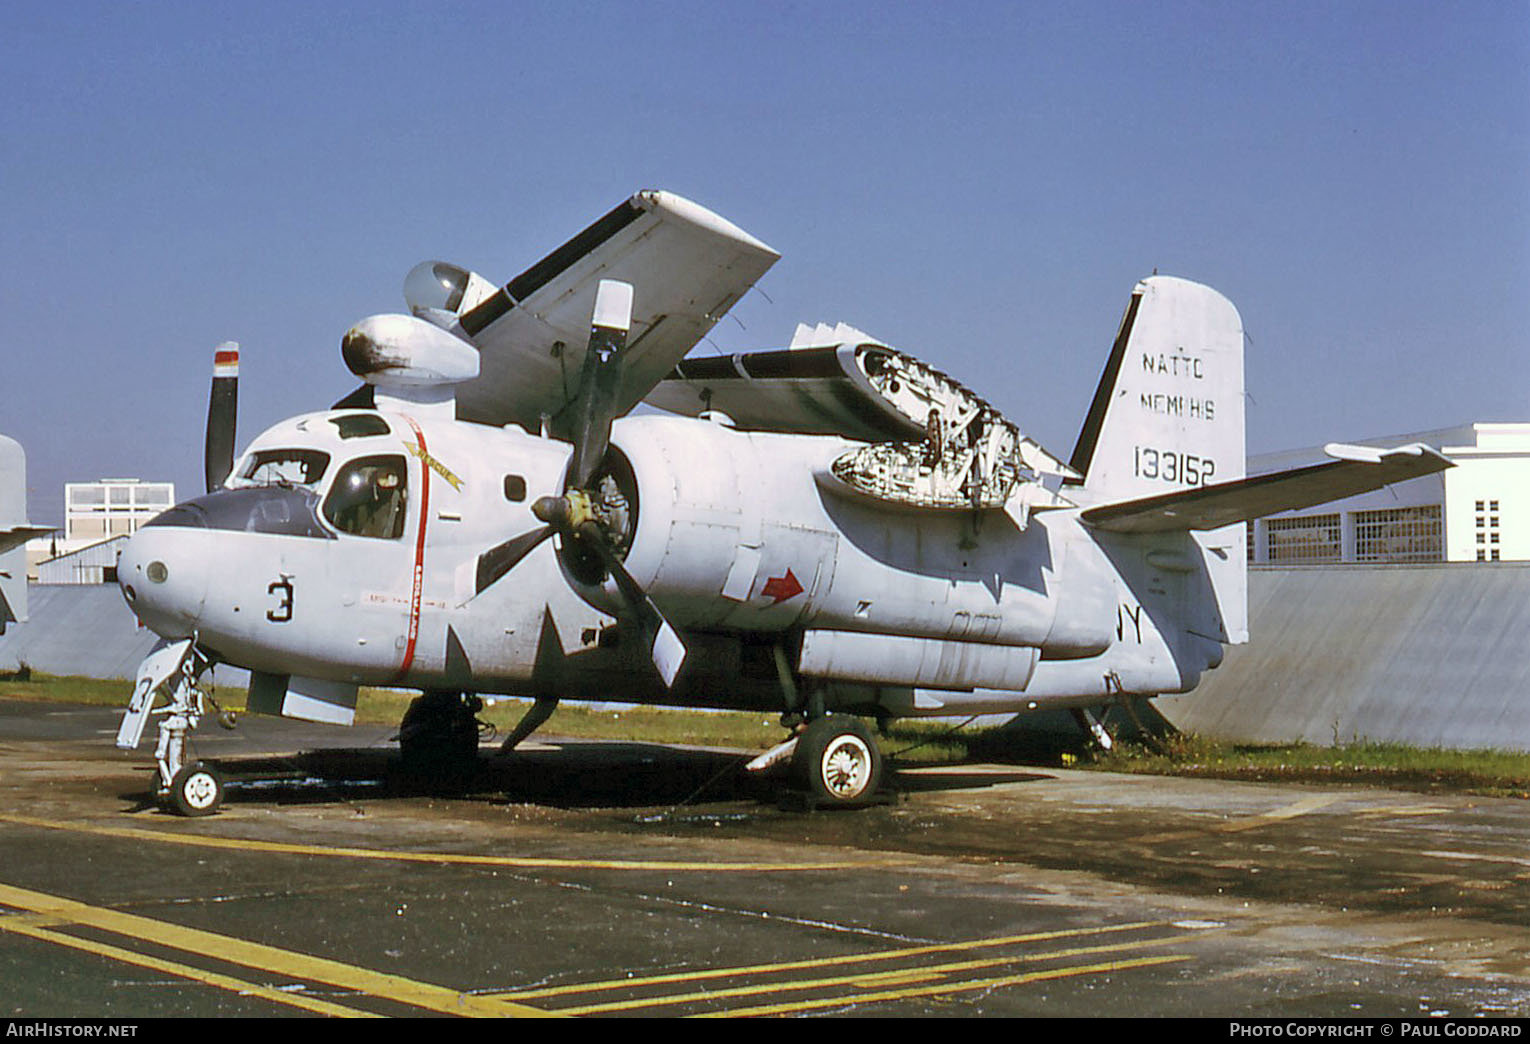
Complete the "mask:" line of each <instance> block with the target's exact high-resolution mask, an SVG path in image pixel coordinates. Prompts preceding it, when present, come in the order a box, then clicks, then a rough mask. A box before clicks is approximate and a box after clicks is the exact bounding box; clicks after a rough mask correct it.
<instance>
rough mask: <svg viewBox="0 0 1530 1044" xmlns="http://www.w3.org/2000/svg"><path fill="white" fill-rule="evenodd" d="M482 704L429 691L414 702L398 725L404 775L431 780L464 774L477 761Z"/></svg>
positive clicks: (453, 694) (472, 697) (457, 695)
mask: <svg viewBox="0 0 1530 1044" xmlns="http://www.w3.org/2000/svg"><path fill="white" fill-rule="evenodd" d="M482 709H483V700H481V699H479V698H478V697H477V696H475V695H472V694H468V695H465V696H464V695H463V694H461V693H457V692H443V691H439V690H431V691H429V692H426V693H424V694H422V695H420V696H418V697H416V698H415V699H414V701H413V702H411V703H410V704H409V708H408V710H406V711H404V720H403V721H402V722H401V723H400V724H399V735H398V742H399V751H400V757H401V759H402V761H403V765H404V768H405V770H406V771H409V772H413V773H417V774H422V775H429V776H435V775H439V774H441V773H443V772H446V773H451V772H458V773H460V772H464V771H467V770H468V769H469V768H470V767H471V766H472V765H473V763H474V762H475V761H476V760H477V758H478V719H477V714H478V712H479V711H480V710H482Z"/></svg>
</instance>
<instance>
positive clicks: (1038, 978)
mask: <svg viewBox="0 0 1530 1044" xmlns="http://www.w3.org/2000/svg"><path fill="white" fill-rule="evenodd" d="M1188 960H1193V958H1192V957H1191V956H1190V955H1189V954H1185V953H1177V954H1169V955H1167V956H1163V957H1139V958H1135V959H1133V960H1129V961H1107V962H1105V963H1103V964H1085V965H1080V966H1078V967H1073V968H1051V969H1048V970H1046V971H1036V972H1026V973H1024V974H1022V975H1005V976H1002V977H1000V978H996V979H974V980H969V981H967V982H953V983H946V984H943V985H940V986H920V987H915V988H912V989H907V990H883V991H881V992H880V993H867V994H862V995H860V996H856V997H820V998H817V999H815V1000H807V1001H788V1002H786V1003H783V1004H767V1005H763V1006H761V1007H757V1008H734V1009H733V1010H732V1011H716V1012H707V1013H706V1014H704V1015H694V1016H691V1017H692V1018H698V1019H730V1018H740V1017H743V1016H749V1015H794V1014H796V1013H797V1012H802V1011H821V1010H822V1009H824V1008H843V1007H846V1006H848V1005H851V1004H877V1003H881V1002H883V1001H898V1000H910V999H912V998H915V997H936V996H945V995H947V994H952V993H971V992H973V991H974V990H995V989H1002V988H1004V987H1006V986H1024V985H1026V984H1028V983H1032V982H1047V981H1050V980H1055V979H1071V978H1074V977H1076V976H1079V975H1098V974H1104V973H1109V972H1119V971H1130V970H1132V969H1134V968H1151V967H1153V966H1155V965H1162V964H1177V963H1179V962H1181V961H1188Z"/></svg>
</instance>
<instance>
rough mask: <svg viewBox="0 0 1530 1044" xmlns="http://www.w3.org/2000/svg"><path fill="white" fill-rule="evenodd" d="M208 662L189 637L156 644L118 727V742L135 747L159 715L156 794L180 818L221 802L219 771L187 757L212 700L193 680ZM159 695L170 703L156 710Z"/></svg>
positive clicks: (204, 811)
mask: <svg viewBox="0 0 1530 1044" xmlns="http://www.w3.org/2000/svg"><path fill="white" fill-rule="evenodd" d="M210 666H212V661H211V660H209V659H208V658H207V656H206V655H204V654H203V653H202V652H200V651H199V650H198V649H197V647H196V641H195V639H193V638H183V639H181V640H180V641H177V642H163V643H161V644H159V645H158V646H156V647H155V648H154V650H153V651H152V652H150V653H149V655H148V656H146V657H144V660H143V663H141V664H139V665H138V678H137V681H136V682H135V683H134V685H133V698H132V700H131V702H129V704H128V709H127V713H126V714H124V715H123V716H122V726H121V727H120V728H119V729H118V730H117V746H118V747H119V748H121V749H122V750H133V749H135V748H136V747H137V746H138V743H139V741H140V740H141V739H142V738H143V730H144V728H145V727H146V726H147V725H148V723H149V718H150V717H151V716H153V715H156V714H157V715H160V716H161V718H160V723H159V743H158V745H157V746H156V747H155V750H154V758H155V761H157V762H158V764H159V785H158V787H157V788H156V794H157V796H158V797H159V799H160V800H161V801H163V802H165V803H166V804H167V805H168V806H169V807H170V808H171V809H172V810H173V811H175V812H177V813H179V814H180V815H183V816H210V815H212V814H213V813H214V812H216V811H218V808H219V806H220V805H222V804H223V779H222V777H221V776H219V775H218V772H217V770H216V769H214V768H212V767H211V766H210V765H205V764H203V763H202V762H200V761H198V762H191V763H188V762H187V760H186V748H187V739H188V738H189V737H190V735H191V732H192V730H193V729H195V728H196V727H197V724H198V723H199V722H200V721H201V720H202V715H203V714H204V713H206V710H207V707H206V705H207V704H208V703H210V702H211V699H210V697H208V696H207V694H206V693H204V692H203V691H202V690H201V689H199V688H198V687H197V679H198V678H200V677H201V676H202V673H203V672H204V671H206V670H207V668H208V667H210ZM160 693H164V694H165V696H166V698H167V700H168V701H169V702H168V703H166V704H165V706H163V707H157V708H156V707H155V706H154V702H155V699H156V698H157V697H158V696H159V694H160Z"/></svg>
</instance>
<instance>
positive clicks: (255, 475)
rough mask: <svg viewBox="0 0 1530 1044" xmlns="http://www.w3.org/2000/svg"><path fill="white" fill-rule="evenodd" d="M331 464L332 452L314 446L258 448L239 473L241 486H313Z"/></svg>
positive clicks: (312, 487) (309, 487) (310, 487)
mask: <svg viewBox="0 0 1530 1044" xmlns="http://www.w3.org/2000/svg"><path fill="white" fill-rule="evenodd" d="M328 467H329V454H328V453H325V452H324V451H323V450H315V449H276V450H259V451H257V452H255V453H252V454H251V455H250V459H249V462H248V463H247V464H245V466H244V470H243V471H242V472H241V473H240V475H239V479H240V481H239V483H238V484H239V485H241V486H287V487H292V486H302V487H305V488H308V489H314V488H315V487H317V486H318V484H319V481H320V480H321V479H323V478H324V471H325V469H326V468H328Z"/></svg>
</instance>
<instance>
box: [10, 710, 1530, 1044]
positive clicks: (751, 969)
mask: <svg viewBox="0 0 1530 1044" xmlns="http://www.w3.org/2000/svg"><path fill="white" fill-rule="evenodd" d="M118 717H119V714H118V712H115V711H111V710H104V709H100V708H87V707H75V706H66V705H57V704H41V703H27V702H18V701H8V700H0V1013H3V1014H4V1015H5V1016H8V1017H12V1018H19V1017H24V1018H49V1017H71V1016H86V1017H108V1018H124V1019H135V1018H142V1017H150V1016H177V1015H188V1016H204V1017H205V1016H235V1017H240V1016H259V1017H270V1016H301V1015H339V1016H359V1015H383V1016H430V1015H454V1016H519V1015H582V1016H598V1015H627V1016H723V1015H732V1016H738V1015H863V1016H873V1015H875V1016H905V1017H906V1016H929V1015H940V1016H1093V1017H1099V1016H1123V1017H1124V1016H1132V1017H1141V1016H1156V1015H1191V1016H1218V1017H1228V1018H1232V1017H1245V1016H1257V1017H1271V1018H1282V1019H1285V1018H1297V1017H1303V1016H1337V1017H1363V1016H1402V1017H1420V1016H1429V1015H1436V1016H1441V1015H1448V1016H1457V1017H1460V1016H1505V1015H1510V1016H1521V1017H1523V1016H1530V802H1525V801H1515V800H1509V799H1484V798H1475V797H1465V796H1460V795H1453V794H1443V793H1429V794H1419V793H1403V792H1394V791H1385V790H1376V789H1364V788H1348V787H1346V788H1324V787H1300V786H1289V785H1274V784H1254V783H1227V782H1212V781H1199V780H1180V779H1163V778H1150V777H1140V776H1120V775H1108V774H1102V773H1093V772H1075V771H1060V770H1054V769H1026V768H1023V767H1014V766H978V767H963V768H961V769H941V770H922V771H917V772H901V773H898V774H896V776H895V777H894V780H893V783H894V789H895V791H896V793H895V794H894V795H893V797H892V799H891V800H890V801H889V802H888V803H887V804H885V805H882V806H879V807H875V808H870V809H866V810H862V811H858V812H808V811H802V810H800V809H794V808H791V807H789V806H788V807H784V808H783V807H781V806H780V805H779V804H778V803H777V801H776V794H775V792H774V791H773V790H772V789H771V788H769V787H767V786H764V785H762V784H761V783H760V782H759V781H757V780H753V779H750V778H747V777H745V776H744V774H743V773H742V772H741V770H740V766H741V764H742V761H743V760H744V758H743V757H741V756H739V755H737V754H733V753H729V752H719V751H708V750H697V749H687V748H675V747H659V746H653V745H647V744H635V743H606V742H579V741H560V740H558V739H556V738H555V737H556V731H557V719H556V718H554V719H553V721H552V722H550V723H549V724H548V726H547V727H546V730H545V731H546V733H547V734H548V737H549V738H545V739H543V738H541V734H539V736H538V741H536V742H532V743H530V744H528V746H527V748H526V749H523V750H520V751H517V752H516V753H514V754H512V755H509V756H507V757H484V758H481V759H480V765H479V766H478V767H476V768H475V769H474V770H473V771H472V772H470V773H466V774H464V775H463V776H462V777H461V778H458V779H455V780H444V781H441V782H440V783H439V784H438V785H435V786H433V787H431V788H429V790H428V791H427V790H424V789H422V788H421V787H420V786H418V785H416V784H414V783H411V782H409V781H407V780H404V779H403V778H402V777H401V776H400V774H399V772H398V769H397V748H396V746H394V745H392V744H391V743H390V742H389V737H390V734H391V732H392V730H389V729H375V728H357V729H350V730H342V729H329V728H323V727H317V726H304V725H300V724H297V723H293V722H285V721H277V720H270V719H262V718H246V719H244V720H243V721H242V722H241V724H240V727H239V729H238V730H237V731H235V732H223V731H221V730H219V729H217V728H216V727H211V726H204V728H203V729H202V730H201V731H200V732H199V733H198V749H199V753H200V756H201V757H202V758H203V759H204V760H209V761H212V762H215V763H217V764H219V765H220V766H221V767H222V768H223V769H224V770H225V772H226V774H227V775H228V777H229V778H230V780H231V785H230V788H229V795H228V800H227V802H226V804H225V805H224V808H223V810H222V811H221V812H220V813H219V814H218V815H216V816H212V817H208V818H204V819H182V818H179V817H176V816H173V815H169V814H167V813H165V812H163V811H161V810H159V809H158V808H157V807H156V806H154V805H153V804H152V803H151V802H149V801H148V800H146V796H147V793H148V791H149V788H150V786H151V784H152V771H153V770H152V758H151V756H150V753H151V751H152V736H150V737H149V738H147V739H146V742H145V749H144V750H141V751H140V752H138V753H136V754H127V753H123V752H119V751H117V750H116V749H115V748H114V747H113V745H112V740H113V737H114V735H115V733H116V727H117V720H118ZM151 732H152V730H151ZM486 753H487V748H486Z"/></svg>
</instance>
